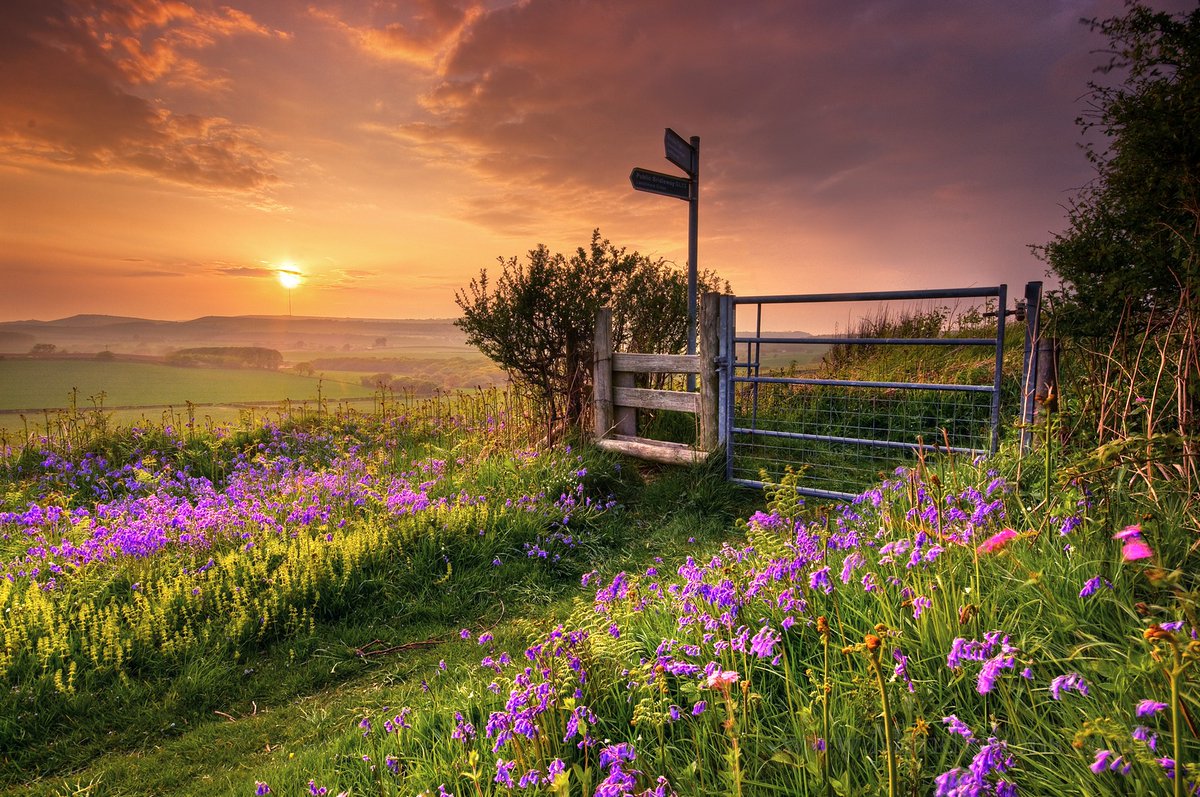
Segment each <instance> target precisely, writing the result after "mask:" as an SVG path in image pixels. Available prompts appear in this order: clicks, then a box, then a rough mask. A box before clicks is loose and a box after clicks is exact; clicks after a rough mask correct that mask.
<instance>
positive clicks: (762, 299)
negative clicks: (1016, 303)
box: [734, 285, 1000, 304]
mask: <svg viewBox="0 0 1200 797" xmlns="http://www.w3.org/2000/svg"><path fill="white" fill-rule="evenodd" d="M999 293H1000V291H999V290H998V289H997V287H996V286H994V285H993V286H991V287H987V288H937V289H933V290H927V291H917V290H914V291H860V292H856V293H800V294H795V295H793V296H735V297H734V301H735V302H736V303H737V304H801V303H805V302H869V301H875V300H879V301H891V300H894V299H969V298H975V297H981V296H997V295H999Z"/></svg>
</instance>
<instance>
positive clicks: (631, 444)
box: [593, 293, 720, 465]
mask: <svg viewBox="0 0 1200 797" xmlns="http://www.w3.org/2000/svg"><path fill="white" fill-rule="evenodd" d="M719 300H720V295H719V294H716V293H707V294H705V295H704V297H703V301H702V303H701V305H700V318H699V327H700V328H699V338H700V341H699V342H700V347H699V348H700V353H699V354H644V353H635V352H613V350H612V346H613V343H612V310H611V309H609V308H604V309H602V310H600V311H599V312H598V313H597V314H596V337H595V359H594V366H595V367H594V372H593V388H594V405H595V413H594V414H595V433H596V441H597V445H599V446H600V447H601V448H603V449H605V450H607V451H615V452H617V453H621V454H626V455H628V456H633V457H637V458H639V459H646V460H651V461H654V462H663V463H667V464H673V465H687V464H693V463H696V462H702V461H703V460H704V459H706V458H707V457H708V455H709V454H710V453H711V452H713V451H715V450H716V449H717V447H718V446H719V443H720V440H719V433H718V413H719V406H718V405H719V403H720V402H719V398H718V392H719V390H720V374H719V371H718V368H717V361H716V360H717V356H718V353H719V345H718V341H719V332H718V324H719V315H720V314H719V307H720V304H719ZM654 373H673V374H698V375H699V384H698V388H699V390H698V392H695V393H685V392H681V391H677V390H651V389H648V388H639V387H634V374H654ZM638 408H645V409H665V410H676V411H679V412H689V413H692V414H694V415H696V416H697V420H698V425H699V432H698V435H697V445H696V446H695V447H693V446H688V445H684V444H681V443H667V442H663V441H661V440H650V439H647V438H644V437H637V436H636V432H637V415H636V412H637V409H638Z"/></svg>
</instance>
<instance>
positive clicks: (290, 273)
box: [275, 263, 304, 291]
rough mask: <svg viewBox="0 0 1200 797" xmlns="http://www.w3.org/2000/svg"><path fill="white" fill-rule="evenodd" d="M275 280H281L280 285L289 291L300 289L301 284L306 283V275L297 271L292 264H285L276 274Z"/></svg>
mask: <svg viewBox="0 0 1200 797" xmlns="http://www.w3.org/2000/svg"><path fill="white" fill-rule="evenodd" d="M275 278H276V279H277V280H279V284H280V285H282V286H283V287H285V288H287V289H288V290H289V291H290V290H291V289H292V288H296V287H299V285H300V283H302V282H304V274H303V273H301V272H300V271H297V270H296V267H295V266H293V265H292V264H291V263H284V264H283V265H282V266H281V267H280V268H279V269H278V270H276V272H275Z"/></svg>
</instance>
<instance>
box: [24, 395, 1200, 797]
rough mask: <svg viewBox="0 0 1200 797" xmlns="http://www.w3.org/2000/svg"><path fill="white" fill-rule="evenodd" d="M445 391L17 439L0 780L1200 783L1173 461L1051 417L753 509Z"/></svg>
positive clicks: (112, 787)
mask: <svg viewBox="0 0 1200 797" xmlns="http://www.w3.org/2000/svg"><path fill="white" fill-rule="evenodd" d="M459 402H460V403H454V402H451V401H450V400H449V399H447V400H446V401H445V402H444V403H443V402H442V401H441V400H440V399H439V400H438V402H437V404H436V406H434V405H429V404H426V405H421V406H422V409H420V410H419V411H418V410H416V409H415V405H400V404H391V405H388V404H386V403H385V404H383V405H382V406H380V407H379V408H377V409H378V412H377V414H374V415H365V414H359V413H351V412H346V413H319V414H315V415H312V416H305V417H303V418H300V419H298V420H297V421H296V422H295V423H285V424H279V425H277V426H274V427H266V428H259V427H254V428H245V429H237V430H230V431H228V432H224V433H214V432H213V431H212V430H203V429H202V430H185V432H182V433H181V432H179V431H178V430H176V431H172V432H167V431H165V430H149V429H143V430H139V431H136V432H135V431H133V430H127V431H126V432H122V433H116V432H114V431H113V430H109V429H99V430H96V432H97V433H96V434H94V435H91V436H90V437H89V436H88V434H86V433H85V432H86V430H80V431H78V432H76V436H75V437H71V438H61V439H49V438H47V439H46V440H44V441H41V442H37V441H35V443H33V444H28V445H24V446H22V447H20V448H12V449H10V450H8V452H7V454H6V459H5V468H6V470H5V473H4V477H5V481H4V484H5V494H4V495H5V497H4V501H5V503H4V506H3V509H4V511H5V512H6V514H5V515H4V516H3V518H0V527H2V528H3V532H2V533H3V534H6V535H7V539H4V540H3V542H0V553H2V554H3V556H2V557H0V560H2V562H3V565H4V568H5V570H4V575H5V579H4V581H0V590H7V591H6V592H3V593H2V595H3V599H2V600H0V606H3V607H4V609H5V610H6V611H4V620H3V622H2V623H0V633H2V634H3V635H4V645H3V647H2V648H0V650H2V651H3V653H4V656H5V658H4V659H3V661H0V664H2V665H3V667H4V671H5V673H6V678H7V682H8V684H9V687H10V689H9V694H7V695H5V696H4V697H3V698H0V699H3V700H4V701H5V705H3V706H2V707H0V709H2V710H0V717H3V718H4V719H3V720H0V722H2V723H3V724H0V742H2V744H0V750H4V754H3V759H2V760H3V767H4V768H3V770H0V778H3V781H4V782H5V783H6V784H8V785H9V788H10V791H11V793H42V794H71V793H87V794H133V793H179V794H215V793H227V794H256V793H257V794H264V793H272V794H288V795H290V794H330V795H334V794H339V793H344V794H346V795H358V794H381V795H390V794H405V795H409V794H424V795H429V796H430V797H432V796H433V795H442V794H455V795H463V794H466V795H477V796H481V795H505V794H512V793H519V794H531V795H533V794H560V795H563V794H574V795H588V797H592V796H593V795H599V796H600V797H606V796H607V795H627V794H628V795H660V796H662V797H665V795H668V794H680V795H683V794H698V793H703V792H709V793H717V794H745V795H750V794H754V795H773V794H822V795H824V794H837V795H857V794H888V795H889V797H891V795H896V794H901V793H905V794H928V793H934V794H938V795H985V794H996V795H1013V794H1052V793H1065V794H1076V793H1087V794H1099V795H1103V794H1113V795H1117V794H1129V793H1145V794H1159V793H1163V794H1175V795H1183V794H1192V793H1195V791H1196V785H1195V784H1196V783H1197V779H1198V776H1200V772H1197V762H1198V761H1200V743H1198V741H1197V737H1196V734H1195V731H1194V723H1193V720H1192V718H1194V717H1196V716H1200V700H1198V699H1197V690H1196V660H1197V659H1198V658H1200V642H1198V641H1197V627H1198V626H1200V623H1198V618H1197V612H1196V596H1197V592H1198V589H1200V583H1198V574H1200V566H1198V565H1200V562H1198V561H1197V559H1198V558H1200V556H1198V554H1197V549H1196V544H1195V540H1196V526H1197V523H1196V514H1197V512H1196V509H1197V507H1196V503H1195V500H1196V499H1195V497H1194V496H1193V495H1191V494H1190V493H1189V492H1188V491H1187V490H1186V489H1183V488H1181V487H1180V485H1178V484H1173V483H1171V482H1169V481H1167V480H1164V479H1161V478H1160V479H1159V480H1158V481H1157V482H1155V483H1153V484H1151V483H1150V482H1147V481H1145V480H1141V479H1138V478H1135V477H1134V476H1136V474H1131V473H1130V472H1128V471H1126V470H1123V469H1121V468H1119V467H1118V468H1115V469H1111V470H1104V471H1095V470H1092V471H1087V472H1084V471H1082V470H1080V469H1078V468H1073V467H1072V466H1071V465H1070V462H1069V461H1066V460H1068V456H1067V453H1068V452H1064V451H1062V450H1060V448H1059V446H1060V443H1059V442H1058V441H1059V439H1060V437H1059V431H1058V427H1057V424H1058V421H1057V420H1055V421H1052V422H1051V423H1049V424H1047V425H1046V426H1044V427H1043V428H1041V429H1039V430H1036V432H1037V434H1035V442H1036V448H1035V450H1034V451H1033V452H1032V453H1030V454H1028V455H1021V454H1020V453H1019V452H1017V451H1016V450H1015V449H1014V448H1009V447H1008V446H1006V447H1005V448H1004V449H1003V450H1002V452H1001V454H1000V455H999V456H997V457H994V458H991V459H984V458H979V459H971V458H968V457H962V456H957V457H940V458H934V457H926V458H923V459H917V460H915V461H912V462H911V463H910V464H908V465H907V466H905V467H901V468H899V469H897V470H895V471H891V472H888V473H886V474H885V476H884V478H883V479H882V480H880V481H879V482H878V483H876V484H874V485H872V486H870V487H868V488H867V489H865V490H863V491H862V492H861V493H860V494H859V495H858V496H857V497H856V498H855V499H854V500H852V501H847V502H844V503H840V504H835V503H820V504H811V505H809V504H805V503H804V502H803V501H802V500H800V499H799V497H798V496H797V495H796V493H795V490H794V486H795V483H796V478H797V477H796V476H794V475H786V476H784V477H783V478H781V479H778V480H777V483H776V484H775V485H774V486H771V487H769V488H768V489H767V491H766V493H765V495H763V496H762V497H761V498H758V499H756V500H755V501H754V502H753V503H754V505H748V504H747V502H746V500H745V496H744V494H740V493H738V492H736V491H734V490H732V489H731V488H730V487H729V486H728V485H727V484H725V483H724V482H723V480H722V479H721V478H720V475H719V473H717V472H716V471H717V470H718V469H716V468H713V467H712V466H709V467H700V468H696V469H691V470H674V471H659V470H649V471H641V470H638V469H635V468H634V467H632V466H631V464H630V463H628V462H620V461H616V460H613V459H611V458H608V457H605V456H603V455H601V454H600V452H598V451H596V450H594V449H591V448H588V447H586V446H583V447H580V446H574V447H569V446H567V445H566V444H562V445H559V446H553V447H546V446H542V447H538V446H534V445H532V444H531V443H532V441H535V440H536V439H537V438H538V437H539V434H540V433H539V429H540V427H539V422H538V421H537V420H536V417H535V416H534V414H533V413H530V412H528V411H527V409H526V408H523V407H522V406H521V405H519V404H508V405H505V406H500V405H497V404H495V403H491V404H489V403H488V402H486V401H483V400H480V401H478V402H477V403H476V404H475V405H473V406H472V405H471V404H470V403H469V402H462V401H461V400H459ZM1051 417H1053V416H1051ZM101 460H103V461H101ZM735 516H740V517H741V520H739V521H738V522H736V523H734V522H733V518H734V517H735ZM497 563H498V564H497ZM55 567H57V568H58V570H57V571H56V570H55V569H54V568H55ZM35 569H36V571H37V572H36V573H35V572H34V570H35ZM72 665H73V667H74V669H73V670H72ZM84 718H86V719H84Z"/></svg>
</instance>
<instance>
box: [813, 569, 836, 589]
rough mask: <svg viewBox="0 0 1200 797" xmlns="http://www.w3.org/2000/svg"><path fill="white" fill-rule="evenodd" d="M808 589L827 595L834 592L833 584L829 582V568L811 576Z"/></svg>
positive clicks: (814, 572) (816, 571) (815, 571)
mask: <svg viewBox="0 0 1200 797" xmlns="http://www.w3.org/2000/svg"><path fill="white" fill-rule="evenodd" d="M808 588H809V589H811V590H813V591H814V592H815V591H816V590H818V589H819V590H821V591H822V592H824V593H825V594H826V595H828V594H829V593H831V592H833V584H832V583H831V582H830V580H829V568H828V567H822V568H821V569H819V570H814V571H813V572H812V573H811V574H809V577H808Z"/></svg>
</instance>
